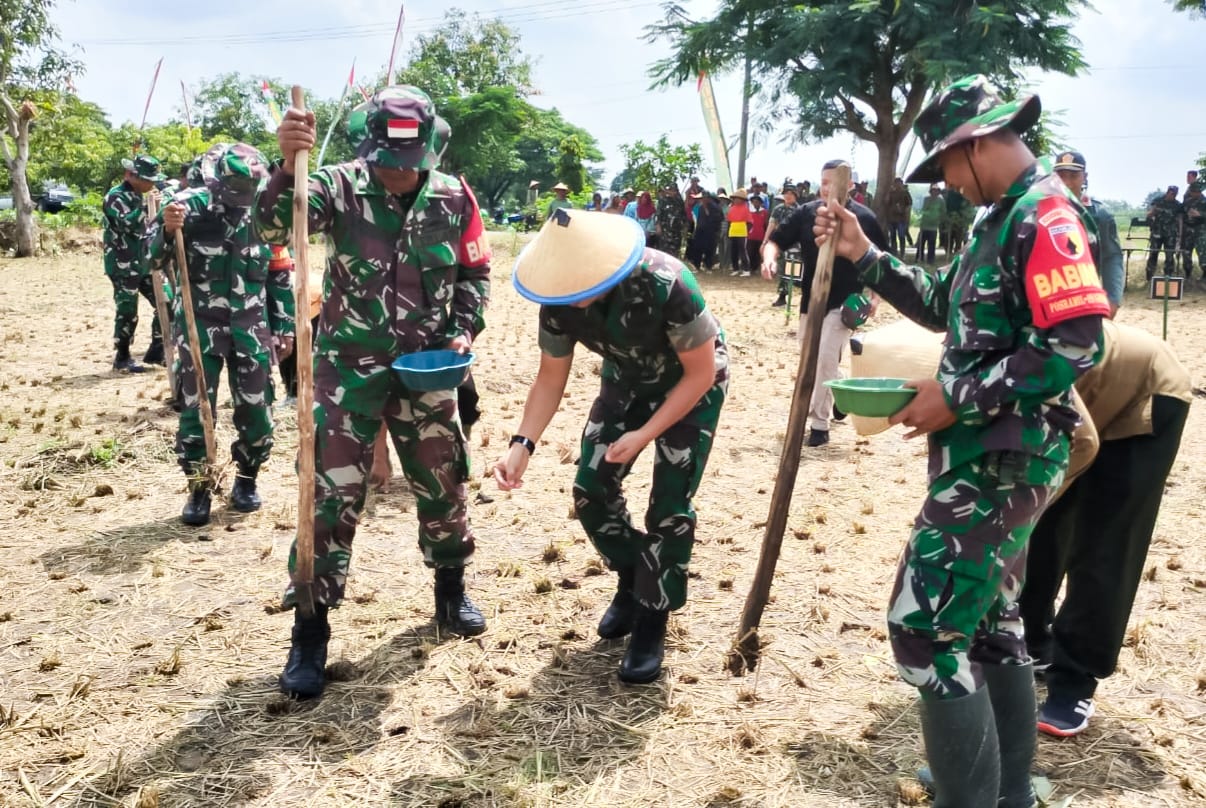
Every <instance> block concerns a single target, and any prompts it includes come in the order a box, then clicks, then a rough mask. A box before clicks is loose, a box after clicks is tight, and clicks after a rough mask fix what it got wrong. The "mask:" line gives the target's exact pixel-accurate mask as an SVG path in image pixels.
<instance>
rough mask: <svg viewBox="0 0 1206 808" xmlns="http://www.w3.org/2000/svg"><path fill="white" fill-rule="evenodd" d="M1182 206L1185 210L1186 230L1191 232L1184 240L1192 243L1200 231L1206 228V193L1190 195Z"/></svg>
mask: <svg viewBox="0 0 1206 808" xmlns="http://www.w3.org/2000/svg"><path fill="white" fill-rule="evenodd" d="M1182 207H1183V208H1184V210H1185V232H1186V233H1188V234H1189V235H1188V236H1187V237H1186V238H1184V239H1182V240H1183V241H1184V242H1185V243H1186V244H1191V243H1193V242H1194V240H1195V239H1196V237H1197V235H1198V234H1199V233H1201V232H1203V231H1204V230H1206V194H1198V195H1197V196H1191V197H1189V198H1188V199H1186V200H1185V203H1184V205H1183V206H1182Z"/></svg>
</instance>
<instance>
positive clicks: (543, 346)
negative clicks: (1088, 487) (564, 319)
mask: <svg viewBox="0 0 1206 808" xmlns="http://www.w3.org/2000/svg"><path fill="white" fill-rule="evenodd" d="M537 342H538V343H539V345H540V350H542V351H543V352H545V353H546V354H548V355H549V356H552V357H555V358H559V357H563V356H570V355H571V354H573V352H574V344H575V343H576V340H575V339H574V338H573V337H571V336H570V335H569V334H567V333H565V330H564V329H563V328H562V327H561V324H560V323H559V322H557V315H556V314H555V313H553V311H552V310H551V309H550V308H549V307H548V306H541V307H540V332H539V336H538V337H537Z"/></svg>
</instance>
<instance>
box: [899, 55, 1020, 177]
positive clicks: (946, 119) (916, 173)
mask: <svg viewBox="0 0 1206 808" xmlns="http://www.w3.org/2000/svg"><path fill="white" fill-rule="evenodd" d="M1041 111H1042V105H1041V103H1040V102H1039V98H1038V96H1037V95H1027V96H1022V97H1021V98H1018V99H1016V100H1014V101H1005V100H1003V99H1002V98H1001V94H1000V92H999V91H998V90H997V88H996V87H994V86H993V85H992V84H991V83H989V81H988V79H987V78H985V77H984V76H981V75H975V76H964V77H963V78H961V79H959V80H958V81H956V82H954V83H953V84H951V85H950V86H949V87H947V88H946V89H944V90H943V91H942V92H940V93H938V96H937V97H936V98H935V99H934V100H933V101H931V102H930V103H929V106H927V107H926V108H925V109H923V110H922V111H921V114H920V115H918V116H917V122H916V123H914V124H913V132H914V133H915V134H916V135H917V138H918V139H919V140H920V141H921V145H922V146H924V147H925V151H926V155H925V159H924V160H922V161H921V165H919V166H917V168H915V169H913V172H912V173H911V174H909V176H908V177H907V178H906V180H907V181H908V182H935V181H937V180H941V179H942V170H941V168H939V165H938V155H939V154H941V153H942V152H944V151H946V150H947V149H949V148H950V147H951V146H954V145H956V144H959V143H963V142H965V141H968V140H973V139H975V138H978V137H984V136H985V135H990V134H992V133H993V132H995V131H997V130H998V129H1002V128H1004V127H1006V126H1008V127H1009V128H1010V129H1012V130H1013V131H1015V132H1017V133H1019V134H1020V133H1022V132H1025V131H1026V130H1027V129H1029V128H1030V127H1031V126H1034V124H1035V122H1037V121H1038V118H1039V113H1040V112H1041Z"/></svg>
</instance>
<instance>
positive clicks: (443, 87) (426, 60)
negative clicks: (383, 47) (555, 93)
mask: <svg viewBox="0 0 1206 808" xmlns="http://www.w3.org/2000/svg"><path fill="white" fill-rule="evenodd" d="M519 41H520V36H519V34H518V33H517V32H516V31H514V30H513V29H512V28H510V27H509V26H507V25H506V24H505V23H504V22H503V21H502V20H499V19H492V20H483V19H482V18H481V17H480V16H479V15H477V14H474V15H472V16H470V15H468V14H466V13H465V12H464V11H462V10H461V9H459V8H452V9H449V10H448V11H446V12H445V13H444V20H443V22H441V24H440V27H439V28H438V29H437V30H436V31H435V32H433V33H430V34H421V35H419V37H418V40H417V42H416V43H415V47H414V56H412V57H411V60H410V64H409V65H407V66H406V67H405V68H403V70H402V72H401V74H400V75H399V76H398V78H397V80H396V81H397V83H399V84H413V85H414V86H416V87H421V88H422V89H423V90H424V91H425V92H426V93H427V94H428V95H430V96H431V98H432V100H433V101H435V102H436V107H437V108H440V107H441V106H442V104H443V103H444V102H446V101H447V100H448V99H452V98H459V97H462V96H467V95H473V94H475V93H480V92H484V91H486V90H488V89H490V88H492V87H510V88H512V89H513V90H514V91H515V94H516V95H517V96H519V97H520V98H526V97H528V96H529V95H532V94H533V93H535V92H536V89H535V87H534V86H533V85H532V60H531V58H530V57H529V56H528V55H527V54H525V53H524V52H523V50H522V49H521V48H520V46H519Z"/></svg>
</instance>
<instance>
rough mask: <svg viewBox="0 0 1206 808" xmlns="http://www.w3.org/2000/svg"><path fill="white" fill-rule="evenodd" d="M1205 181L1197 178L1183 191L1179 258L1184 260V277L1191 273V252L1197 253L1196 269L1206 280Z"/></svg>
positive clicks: (1189, 275)
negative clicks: (1183, 216) (1183, 215)
mask: <svg viewBox="0 0 1206 808" xmlns="http://www.w3.org/2000/svg"><path fill="white" fill-rule="evenodd" d="M1203 188H1206V182H1204V181H1202V180H1198V181H1196V182H1194V183H1193V184H1192V185H1190V186H1189V190H1188V191H1186V192H1185V201H1184V202H1183V203H1182V205H1181V206H1182V208H1183V210H1184V212H1185V221H1184V222H1183V223H1182V227H1181V258H1182V260H1183V262H1184V267H1185V277H1186V279H1188V278H1189V277H1191V276H1192V275H1193V254H1194V252H1195V251H1196V252H1197V254H1198V270H1199V272H1201V275H1202V280H1203V281H1206V195H1203V193H1202V190H1203Z"/></svg>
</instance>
